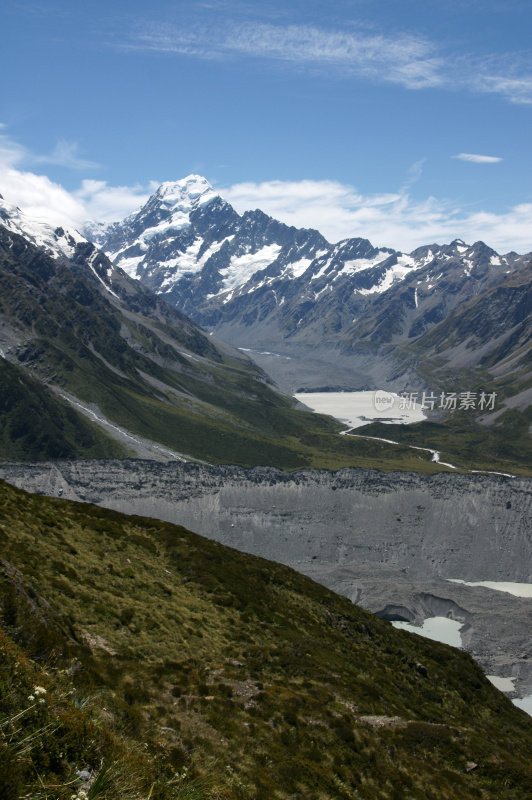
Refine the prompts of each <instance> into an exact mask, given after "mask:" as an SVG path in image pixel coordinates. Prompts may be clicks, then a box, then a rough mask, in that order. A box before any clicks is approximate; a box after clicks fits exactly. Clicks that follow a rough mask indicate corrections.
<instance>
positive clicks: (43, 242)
mask: <svg viewBox="0 0 532 800" xmlns="http://www.w3.org/2000/svg"><path fill="white" fill-rule="evenodd" d="M0 223H1V224H2V225H4V226H5V227H6V228H7V229H8V230H10V231H12V232H13V233H17V234H19V235H20V236H23V237H24V238H25V239H27V240H29V241H30V242H32V244H34V245H36V246H37V247H41V248H42V249H43V250H45V251H46V252H47V253H48V254H49V255H52V256H54V257H58V256H66V258H71V257H72V256H73V254H74V252H75V250H76V247H77V245H78V244H80V243H82V242H85V243H87V239H85V237H84V236H82V235H81V233H79V231H77V230H75V229H65V228H63V227H54V226H53V225H51V224H50V223H49V222H45V221H44V220H41V219H38V218H37V217H31V216H29V215H28V214H25V213H24V212H23V211H21V209H20V208H19V207H18V206H14V205H12V204H11V203H8V202H7V201H6V200H4V199H3V198H2V196H1V195H0Z"/></svg>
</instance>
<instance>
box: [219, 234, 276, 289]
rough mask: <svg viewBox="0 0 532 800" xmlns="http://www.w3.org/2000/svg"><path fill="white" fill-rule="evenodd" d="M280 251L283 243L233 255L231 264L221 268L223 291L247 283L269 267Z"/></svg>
mask: <svg viewBox="0 0 532 800" xmlns="http://www.w3.org/2000/svg"><path fill="white" fill-rule="evenodd" d="M280 252H281V245H279V244H269V245H266V246H265V247H263V248H262V249H261V250H258V251H257V252H256V253H244V254H243V255H241V256H233V258H232V259H231V261H230V263H229V266H228V267H225V269H222V270H220V274H221V275H223V278H224V280H223V284H222V289H221V291H223V292H226V291H227V290H228V289H235V288H236V287H237V286H239V285H241V284H245V283H247V282H248V281H249V280H250V279H251V278H252V277H253V275H255V273H256V272H260V271H261V270H263V269H266V267H269V265H270V264H271V263H272V261H275V259H276V258H277V256H278V255H279V253H280Z"/></svg>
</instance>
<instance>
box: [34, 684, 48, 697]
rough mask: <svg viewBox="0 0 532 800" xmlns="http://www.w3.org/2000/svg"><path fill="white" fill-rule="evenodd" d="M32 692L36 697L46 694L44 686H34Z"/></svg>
mask: <svg viewBox="0 0 532 800" xmlns="http://www.w3.org/2000/svg"><path fill="white" fill-rule="evenodd" d="M33 691H34V692H35V694H36V695H39V694H46V689H45V688H44V686H34V687H33Z"/></svg>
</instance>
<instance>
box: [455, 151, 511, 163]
mask: <svg viewBox="0 0 532 800" xmlns="http://www.w3.org/2000/svg"><path fill="white" fill-rule="evenodd" d="M451 157H452V158H458V159H460V161H471V162H472V163H473V164H498V163H499V161H502V158H500V157H499V156H481V155H478V154H477V153H458V155H456V156H451Z"/></svg>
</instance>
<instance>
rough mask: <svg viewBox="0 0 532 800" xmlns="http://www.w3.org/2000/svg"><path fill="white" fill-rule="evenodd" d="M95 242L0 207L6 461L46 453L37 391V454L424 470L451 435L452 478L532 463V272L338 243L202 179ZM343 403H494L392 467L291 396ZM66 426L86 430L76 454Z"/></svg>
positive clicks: (434, 253)
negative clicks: (461, 399)
mask: <svg viewBox="0 0 532 800" xmlns="http://www.w3.org/2000/svg"><path fill="white" fill-rule="evenodd" d="M83 234H84V235H82V234H81V233H79V232H77V231H71V230H68V229H67V228H66V227H56V228H54V227H52V226H50V225H47V224H45V223H43V222H40V221H38V220H35V219H31V218H29V217H27V216H26V215H24V214H23V213H22V212H21V211H20V210H19V209H17V208H15V207H13V206H11V205H9V204H8V203H6V202H5V201H3V200H1V201H0V246H1V248H2V264H1V268H2V283H3V286H4V287H5V288H4V291H3V295H2V298H1V300H0V303H1V306H0V308H1V313H2V327H1V328H0V353H1V354H3V355H4V359H2V361H0V366H1V369H2V371H3V372H4V373H5V378H4V382H5V385H6V386H9V387H10V389H9V392H8V393H7V396H6V398H7V399H5V400H4V405H5V406H6V404H7V406H8V407H7V408H5V413H7V414H8V415H10V418H11V422H12V425H11V433H10V432H9V426H7V428H6V426H4V429H3V438H4V440H5V441H6V442H7V440H9V445H8V444H5V445H4V447H5V448H7V449H5V451H4V453H5V455H6V456H8V457H11V456H13V455H15V454H16V452H20V455H21V456H22V455H23V454H24V453H25V452H27V454H28V455H29V456H30V457H37V456H38V455H39V449H41V444H42V443H43V436H42V435H38V436H37V438H36V439H35V436H36V434H31V435H30V436H29V438H30V439H31V440H32V441H33V444H31V442H30V441H29V439H28V435H27V434H28V433H29V432H28V431H26V433H25V434H24V433H21V432H20V431H19V428H20V427H21V426H20V424H19V422H17V415H18V417H20V414H21V413H22V417H23V418H24V420H26V419H27V417H28V415H27V414H25V413H23V412H21V409H23V408H25V405H24V403H23V404H21V402H20V398H21V395H24V396H25V397H26V398H27V397H28V393H29V394H30V395H32V396H33V397H34V398H36V397H37V396H39V401H38V402H39V403H40V404H41V407H45V406H46V408H47V409H48V411H47V412H46V414H45V415H44V416H45V418H47V419H50V424H51V428H48V426H45V428H46V431H45V434H43V435H44V438H45V439H46V438H47V437H51V440H53V441H54V442H55V444H53V445H50V448H48V452H46V453H42V455H43V456H44V457H56V456H57V454H58V453H60V454H63V455H74V454H77V455H100V456H106V455H121V454H122V455H125V454H137V455H143V456H146V455H148V456H155V457H167V458H168V457H187V456H193V457H195V458H200V459H203V460H208V461H210V462H212V463H217V462H219V461H220V460H222V461H228V462H230V463H240V464H243V465H252V464H257V463H265V464H271V465H274V466H285V467H296V466H326V467H340V466H344V465H346V464H351V465H352V464H359V465H363V466H380V465H381V464H382V465H383V466H386V465H388V466H389V465H390V464H391V463H392V462H394V464H396V465H397V464H400V465H401V466H410V467H414V468H415V467H416V466H420V467H421V468H422V469H426V464H421V465H419V464H416V463H415V462H414V461H413V460H412V456H413V455H414V454H413V453H412V450H410V454H409V456H410V458H406V460H405V456H406V455H407V453H406V450H407V449H408V448H411V447H412V445H416V446H419V445H421V446H430V447H432V446H435V447H436V448H438V449H439V447H440V445H441V440H442V438H443V439H444V443H445V442H447V443H449V442H453V441H454V439H453V437H452V436H450V435H449V425H450V427H451V428H454V429H456V428H457V426H458V429H459V433H460V435H459V436H458V438H457V441H458V440H459V442H460V444H458V445H457V446H456V447H455V446H453V448H452V452H451V456H452V457H453V458H455V459H456V458H457V459H458V463H465V461H464V456H465V458H466V461H467V462H468V463H469V465H471V466H474V467H483V466H486V464H489V465H491V464H496V465H498V466H505V468H506V469H507V468H509V462H512V461H515V460H517V462H518V463H519V465H520V467H519V468H520V469H521V468H522V467H523V464H527V463H530V457H531V452H530V451H531V448H532V442H531V441H530V435H529V430H528V429H529V427H530V423H531V422H532V417H531V398H532V373H531V370H530V352H531V348H530V341H531V336H532V323H531V319H532V315H531V313H530V312H531V308H532V298H531V280H530V278H531V275H532V267H531V263H532V261H531V256H530V255H518V254H516V253H513V252H512V253H507V254H505V255H499V254H497V253H496V252H495V251H494V250H492V249H491V248H489V247H488V246H487V245H485V244H483V243H482V242H477V243H476V244H474V245H472V246H469V245H466V244H465V243H464V242H462V241H461V240H455V241H453V242H452V243H451V244H449V245H445V246H442V245H430V246H426V247H420V248H417V249H416V250H414V251H413V252H412V253H410V254H404V253H401V252H399V251H396V250H393V249H391V248H383V247H381V248H375V247H373V246H372V245H371V243H370V242H369V241H368V240H366V239H361V238H354V239H346V240H343V241H341V242H338V243H336V244H334V245H332V244H330V243H328V242H327V241H326V239H325V238H324V237H323V236H322V235H321V234H320V233H319V232H318V231H315V230H309V229H296V228H294V227H289V226H287V225H284V224H283V223H281V222H278V221H276V220H274V219H272V218H271V217H268V216H267V215H266V214H264V213H263V212H262V211H259V210H256V211H248V212H245V213H244V214H242V215H240V214H238V213H237V212H236V211H235V210H234V209H233V208H232V207H231V206H230V205H229V203H227V202H226V201H224V200H223V199H222V198H221V197H220V196H219V195H218V194H217V193H216V192H215V191H214V190H213V188H212V187H211V186H210V184H209V183H208V182H207V181H206V180H205V179H204V178H202V177H200V176H197V175H191V176H189V177H188V178H185V179H183V180H181V181H175V182H171V183H164V184H162V185H161V186H160V187H159V188H158V189H157V191H156V192H155V193H154V194H153V195H152V197H150V199H149V200H148V201H147V203H146V204H145V205H144V206H143V207H142V208H141V209H140V210H138V211H137V212H135V213H133V214H131V215H130V216H129V217H127V218H126V219H125V220H124V221H123V222H117V223H112V224H110V225H104V224H101V223H89V224H87V226H86V227H85V229H84V231H83ZM89 240H92V241H89ZM20 369H22V370H23V373H24V374H23V375H21V373H20V372H17V370H20ZM35 380H37V383H35ZM272 380H273V381H275V382H276V384H277V387H276V386H275V385H274V384H273V382H272ZM28 381H29V383H28V384H27V386H26V385H25V382H28ZM23 384H24V389H22V385H23ZM331 388H336V389H341V390H358V389H376V388H388V389H391V390H394V391H402V390H404V391H407V392H408V391H410V392H418V393H420V392H421V391H422V390H425V389H427V390H430V391H433V392H445V391H447V392H458V393H460V392H463V391H470V392H488V391H489V392H491V393H495V394H497V396H498V406H497V408H495V409H492V410H491V413H485V414H483V415H480V414H476V415H473V414H469V416H468V417H466V418H464V415H462V418H460V415H455V416H453V417H452V418H448V419H447V420H443V423H444V426H443V427H441V428H438V425H440V423H441V422H442V419H441V417H442V415H441V414H440V415H439V416H436V417H434V416H433V417H431V423H430V424H429V423H420V424H419V425H418V426H416V425H414V426H409V428H408V431H406V430H405V428H404V426H399V427H398V429H397V430H395V431H392V430H391V429H390V428H389V427H388V426H387V432H388V434H392V433H393V438H394V439H395V440H404V441H405V444H406V439H408V446H407V447H405V448H404V450H397V451H396V455H395V456H393V457H392V458H391V461H390V456H389V455H387V456H385V458H384V462H382V461H381V460H380V458H379V457H380V456H381V455H382V453H377V454H375V452H374V453H373V455H372V454H371V453H370V452H369V451H368V449H367V442H363V441H362V440H360V439H359V440H358V441H357V442H354V441H347V438H346V437H343V438H344V441H343V442H342V443H341V444H340V443H339V439H338V436H337V433H338V426H335V425H334V423H332V422H331V421H330V420H326V419H325V418H323V417H322V418H319V417H317V416H316V415H313V416H311V415H310V414H308V413H307V414H306V413H304V411H303V410H302V409H301V407H297V406H296V404H295V403H294V401H293V400H291V399H289V397H287V395H291V394H292V393H293V392H294V390H295V389H301V390H303V391H308V390H312V389H331ZM279 389H280V391H281V393H280V392H279ZM50 391H51V392H52V395H51V396H50ZM43 392H44V393H45V394H46V397H44V395H43ZM283 392H284V393H285V394H283ZM65 403H66V404H67V405H66V406H65ZM43 404H44V405H43ZM50 404H52V405H53V406H54V408H56V412H55V414H50V413H49V412H50V408H51V405H50ZM154 409H156V411H155V413H153V410H154ZM80 414H81V415H82V416H83V419H80ZM73 415H74V416H75V418H76V421H75V422H74V417H73ZM30 418H31V415H30ZM58 419H61V420H62V423H61V430H58V427H57V420H58ZM94 423H97V425H98V427H97V428H95V427H94ZM434 424H435V425H436V427H434ZM479 424H481V426H483V427H484V428H485V429H486V426H489V430H487V429H486V430H485V432H484V433H483V434H479ZM431 425H432V427H431ZM72 426H74V428H76V427H78V428H79V429H80V430H81V429H83V437H82V438H83V440H84V444H83V446H82V447H81V449H78V450H76V447H77V445H76V447H74V450H73V449H72V441H71V437H72V435H73V434H72V430H73V428H72ZM23 427H24V423H22V428H23ZM381 427H382V426H381ZM52 428H53V430H52ZM464 429H467V430H466V435H465V436H464V435H463V431H464ZM17 431H18V432H17ZM41 433H42V432H41ZM369 433H371V434H376V435H377V437H378V438H381V439H383V438H386V436H384V435H382V434H381V433H380V430H379V427H378V426H377V427H376V428H374V429H372V430H371V431H369ZM19 434H20V435H19ZM102 436H103V439H102ZM466 439H467V441H468V446H467V447H466V448H465V449H464V448H463V447H462V446H461V443H463V442H464V441H465V440H466ZM482 439H489V440H490V441H489V444H488V446H487V448H484V450H483V451H482V453H481V454H480V455H479V454H478V453H476V454H475V452H473V451H474V450H475V447H476V448H477V450H478V447H477V445H478V442H479V440H482ZM15 440H17V441H18V445H16V446H14V442H15ZM39 442H41V444H39ZM153 442H155V445H154V446H153V445H152V444H150V443H153ZM58 443H59V444H58ZM111 445H112V446H111ZM42 446H44V444H42ZM13 448H14V449H13ZM28 448H29V450H31V453H29V452H28ZM57 448H59V449H57ZM102 448H103V449H102ZM161 448H162V449H161ZM45 449H46V446H45ZM165 449H166V450H165ZM74 451H75V452H74ZM316 451H318V452H319V455H318V456H317V452H316ZM373 451H375V445H373ZM515 454H517V456H516V458H515V457H514V455H515ZM484 455H486V459H483V456H484ZM372 458H373V459H375V458H377V462H378V463H376V462H375V460H373V461H372V460H371V459H372ZM416 459H417V461H419V460H421V461H426V460H427V459H426V458H425V459H424V458H422V457H421V456H420V453H419V451H418V453H417V455H416ZM407 462H408V463H407Z"/></svg>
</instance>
